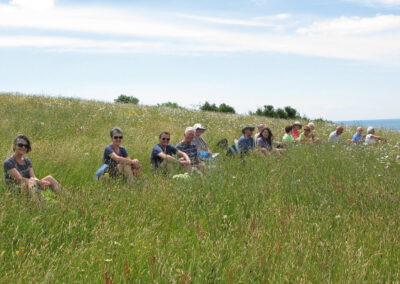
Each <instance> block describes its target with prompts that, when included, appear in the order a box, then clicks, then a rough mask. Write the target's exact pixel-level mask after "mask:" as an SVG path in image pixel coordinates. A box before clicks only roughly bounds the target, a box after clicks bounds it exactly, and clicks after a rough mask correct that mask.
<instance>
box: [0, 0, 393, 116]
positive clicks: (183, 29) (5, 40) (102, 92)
mask: <svg viewBox="0 0 400 284" xmlns="http://www.w3.org/2000/svg"><path fill="white" fill-rule="evenodd" d="M0 62H1V64H0V91H11V92H23V93H29V94H47V95H61V96H74V97H81V98H87V99H96V100H104V101H113V99H114V98H116V97H117V96H118V95H119V94H127V95H132V96H135V97H137V98H139V99H140V102H141V103H143V104H156V103H162V102H166V101H173V102H177V103H179V104H180V105H184V106H188V107H194V106H198V105H199V104H201V103H203V102H204V101H210V102H213V103H217V104H219V103H223V102H225V103H227V104H229V105H232V106H233V107H235V109H236V110H237V111H238V112H240V113H246V112H248V111H249V110H252V111H254V110H256V108H257V107H259V106H262V105H265V104H272V105H274V106H276V107H283V106H287V105H290V106H293V107H295V108H296V109H297V110H299V112H300V113H301V114H305V115H307V116H308V117H311V118H319V117H323V118H326V119H331V120H361V119H378V118H398V117H399V115H398V110H397V108H398V106H400V96H399V90H400V80H399V75H400V0H338V1H335V0H329V1H327V0H318V1H317V0H312V1H311V0H309V1H295V0H290V1H287V0H237V1H233V0H232V1H222V0H220V1H218V0H214V1H211V0H202V1H191V0H185V1H183V0H179V1H178V0H174V1H173V0H146V1H144V0H143V1H126V0H125V1H106V0H102V1H100V0H86V1H83V0H81V1H68V0H58V1H57V0H55V1H54V0H0Z"/></svg>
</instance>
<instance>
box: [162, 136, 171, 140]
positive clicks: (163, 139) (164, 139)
mask: <svg viewBox="0 0 400 284" xmlns="http://www.w3.org/2000/svg"><path fill="white" fill-rule="evenodd" d="M161 140H162V141H169V140H171V138H165V137H163V138H161Z"/></svg>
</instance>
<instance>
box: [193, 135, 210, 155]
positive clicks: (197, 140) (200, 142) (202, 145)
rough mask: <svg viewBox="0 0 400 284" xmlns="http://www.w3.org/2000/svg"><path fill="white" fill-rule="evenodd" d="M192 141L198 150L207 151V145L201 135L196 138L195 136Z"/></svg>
mask: <svg viewBox="0 0 400 284" xmlns="http://www.w3.org/2000/svg"><path fill="white" fill-rule="evenodd" d="M192 143H193V144H194V145H196V146H197V149H198V150H200V151H204V152H207V149H208V145H207V143H206V141H204V139H203V138H202V137H201V136H200V137H198V138H197V137H196V136H195V137H194V139H193V142H192Z"/></svg>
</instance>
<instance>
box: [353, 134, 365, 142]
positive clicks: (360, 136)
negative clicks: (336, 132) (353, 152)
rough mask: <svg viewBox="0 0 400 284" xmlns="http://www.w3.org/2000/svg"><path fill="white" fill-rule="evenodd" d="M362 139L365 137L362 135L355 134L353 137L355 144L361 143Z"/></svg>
mask: <svg viewBox="0 0 400 284" xmlns="http://www.w3.org/2000/svg"><path fill="white" fill-rule="evenodd" d="M362 137H363V135H362V134H358V133H356V134H354V136H353V141H354V143H358V141H360V140H361V139H362Z"/></svg>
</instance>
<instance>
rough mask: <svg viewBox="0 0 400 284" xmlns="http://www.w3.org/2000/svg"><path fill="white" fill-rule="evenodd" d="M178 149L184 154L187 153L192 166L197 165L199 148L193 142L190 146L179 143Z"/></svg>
mask: <svg viewBox="0 0 400 284" xmlns="http://www.w3.org/2000/svg"><path fill="white" fill-rule="evenodd" d="M176 148H177V149H178V150H181V151H182V152H185V153H186V154H187V155H188V156H189V159H190V161H191V162H192V165H194V164H196V163H197V157H198V155H199V154H198V153H197V146H196V145H195V144H194V143H193V142H192V143H190V144H189V145H188V144H185V143H183V142H179V143H178V144H177V145H176Z"/></svg>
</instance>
